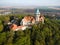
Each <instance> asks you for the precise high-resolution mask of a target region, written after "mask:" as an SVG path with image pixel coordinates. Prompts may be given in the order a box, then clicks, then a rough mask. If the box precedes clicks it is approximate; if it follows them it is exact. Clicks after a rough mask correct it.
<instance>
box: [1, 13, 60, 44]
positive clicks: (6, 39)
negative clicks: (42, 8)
mask: <svg viewBox="0 0 60 45" xmlns="http://www.w3.org/2000/svg"><path fill="white" fill-rule="evenodd" d="M10 16H12V15H1V16H0V45H60V20H55V19H53V20H52V19H49V18H47V17H45V22H44V24H42V23H39V24H37V25H36V24H35V25H33V26H32V28H31V29H28V28H27V29H26V30H24V31H22V30H21V31H12V30H8V29H7V28H8V27H6V24H4V23H3V21H8V20H10ZM14 16H17V17H18V18H19V19H20V20H21V19H22V18H23V17H24V16H25V15H21V14H20V15H14Z"/></svg>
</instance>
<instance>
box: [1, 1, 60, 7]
mask: <svg viewBox="0 0 60 45" xmlns="http://www.w3.org/2000/svg"><path fill="white" fill-rule="evenodd" d="M4 6H7V7H13V6H60V0H0V7H4Z"/></svg>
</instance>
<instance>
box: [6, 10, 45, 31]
mask: <svg viewBox="0 0 60 45" xmlns="http://www.w3.org/2000/svg"><path fill="white" fill-rule="evenodd" d="M12 18H13V19H11V20H10V21H9V22H8V23H7V25H8V26H9V28H10V29H11V30H13V31H18V30H26V28H31V26H32V25H34V24H38V23H39V22H41V23H42V24H44V19H45V17H44V15H41V13H40V10H39V9H36V13H35V16H31V15H27V16H25V17H23V19H22V20H21V22H18V21H17V20H18V18H17V17H14V16H12ZM17 23H19V24H20V25H18V24H17Z"/></svg>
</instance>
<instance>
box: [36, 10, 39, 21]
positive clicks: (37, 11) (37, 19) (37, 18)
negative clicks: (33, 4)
mask: <svg viewBox="0 0 60 45" xmlns="http://www.w3.org/2000/svg"><path fill="white" fill-rule="evenodd" d="M35 15H36V21H39V17H40V11H39V9H36V13H35Z"/></svg>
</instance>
